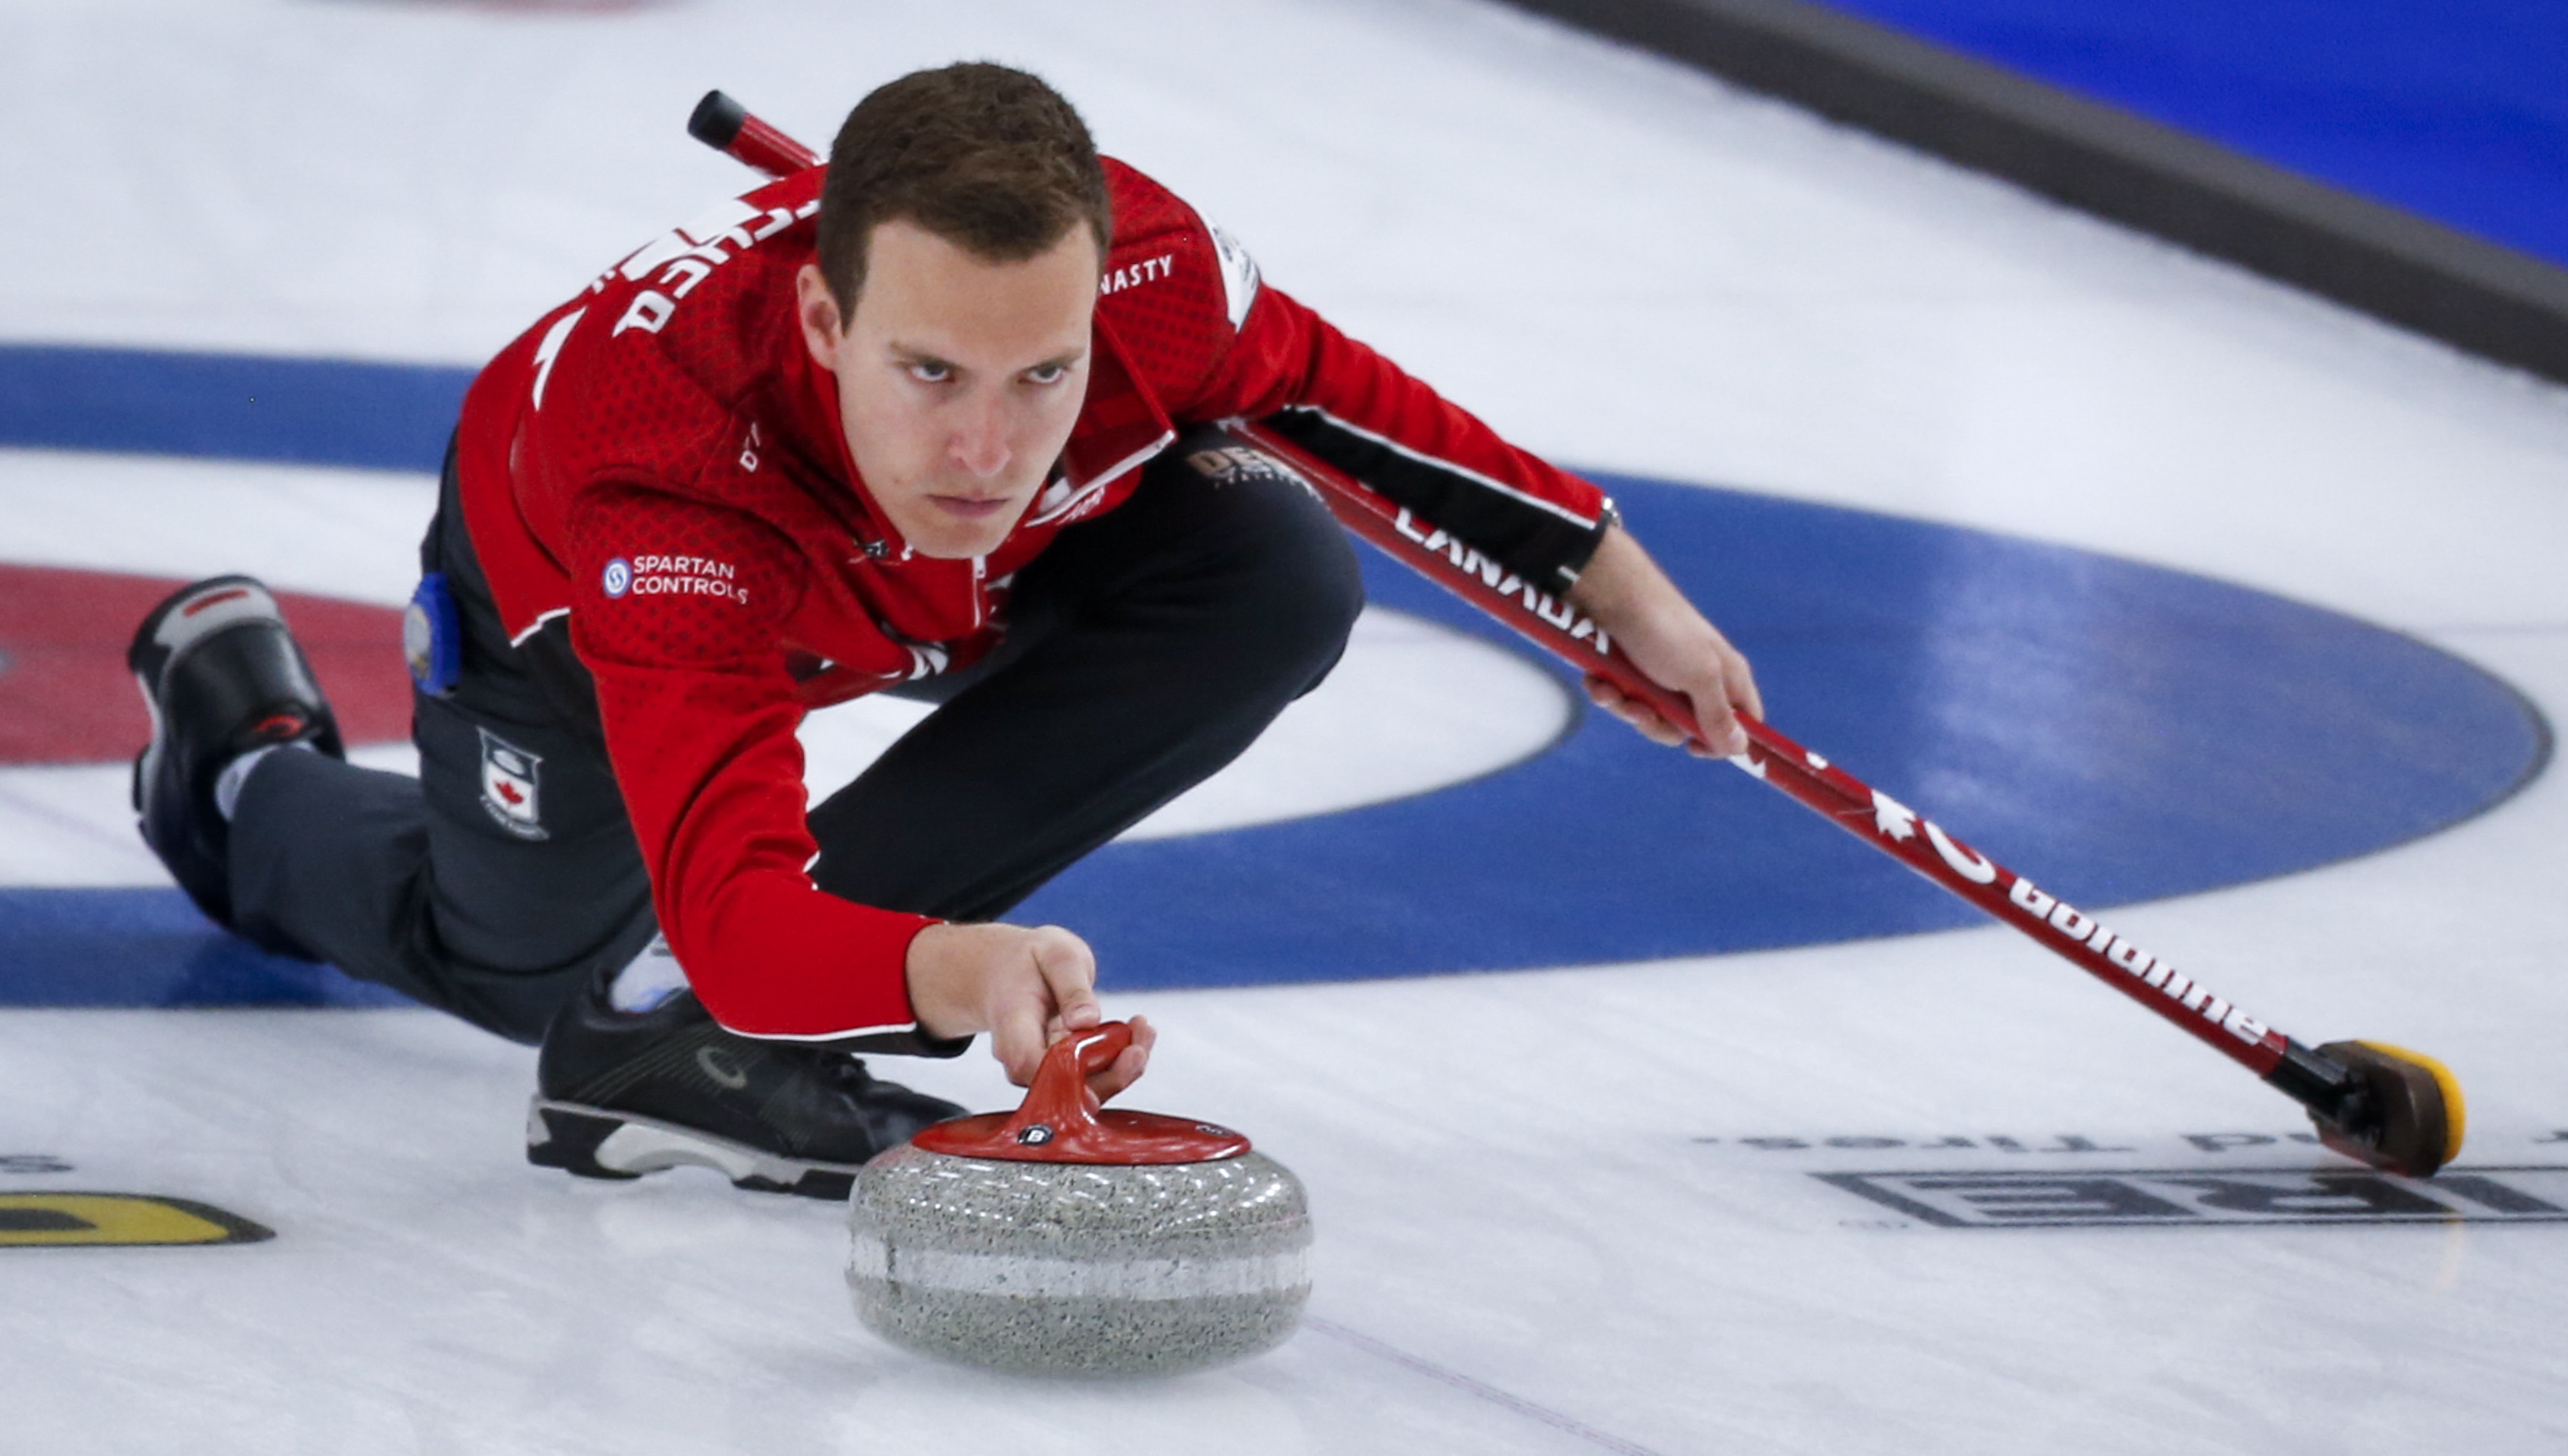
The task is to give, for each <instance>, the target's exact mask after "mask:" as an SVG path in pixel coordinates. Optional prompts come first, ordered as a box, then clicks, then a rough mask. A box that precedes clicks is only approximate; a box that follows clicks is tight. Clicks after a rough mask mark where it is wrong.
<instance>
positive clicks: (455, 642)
mask: <svg viewBox="0 0 2568 1456" xmlns="http://www.w3.org/2000/svg"><path fill="white" fill-rule="evenodd" d="M402 656H403V657H404V658H407V659H408V660H409V662H410V680H411V681H412V682H413V683H415V684H417V685H418V686H419V691H421V692H422V693H425V694H427V695H428V696H429V697H431V698H443V697H445V696H446V695H447V694H449V693H452V692H454V691H455V680H456V679H458V678H460V677H462V676H464V632H463V624H462V623H461V622H460V621H458V620H457V618H456V615H455V596H454V594H453V593H452V592H449V591H448V590H447V589H446V573H445V572H443V571H432V572H430V573H429V574H428V575H426V576H424V577H421V578H420V581H419V590H418V591H415V592H413V593H411V595H410V608H409V610H407V611H405V612H403V613H402Z"/></svg>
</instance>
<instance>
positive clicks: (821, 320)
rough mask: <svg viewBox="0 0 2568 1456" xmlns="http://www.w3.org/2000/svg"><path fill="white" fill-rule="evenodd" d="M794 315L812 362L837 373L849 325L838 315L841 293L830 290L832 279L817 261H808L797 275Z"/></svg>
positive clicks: (803, 345) (795, 276) (795, 275)
mask: <svg viewBox="0 0 2568 1456" xmlns="http://www.w3.org/2000/svg"><path fill="white" fill-rule="evenodd" d="M794 318H795V322H797V323H799V324H801V325H802V347H803V348H805V349H808V350H810V351H811V362H812V363H814V364H817V365H818V366H820V367H821V368H822V369H825V370H828V371H829V372H830V373H832V374H834V373H836V372H837V368H838V345H839V343H840V341H842V340H844V339H845V338H846V326H845V321H844V320H842V319H841V318H840V317H839V316H838V298H837V295H836V294H834V293H831V292H830V291H829V280H828V279H826V278H823V277H821V276H820V268H819V265H818V264H816V263H805V264H803V265H802V268H801V269H799V270H797V271H796V273H795V274H794Z"/></svg>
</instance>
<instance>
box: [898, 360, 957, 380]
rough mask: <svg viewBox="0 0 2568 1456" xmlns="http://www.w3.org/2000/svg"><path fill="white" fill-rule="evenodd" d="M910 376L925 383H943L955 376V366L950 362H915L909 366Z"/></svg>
mask: <svg viewBox="0 0 2568 1456" xmlns="http://www.w3.org/2000/svg"><path fill="white" fill-rule="evenodd" d="M909 377H910V378H911V379H914V380H916V381H918V382H919V383H920V384H923V385H941V384H943V383H945V382H946V381H947V380H949V379H952V378H953V377H954V366H953V365H950V364H928V363H918V364H913V365H911V366H909Z"/></svg>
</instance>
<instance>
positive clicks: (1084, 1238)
mask: <svg viewBox="0 0 2568 1456" xmlns="http://www.w3.org/2000/svg"><path fill="white" fill-rule="evenodd" d="M1131 1041H1132V1032H1131V1028H1130V1027H1129V1026H1127V1025H1125V1024H1124V1023H1123V1022H1122V1021H1109V1022H1107V1023H1106V1024H1104V1025H1101V1026H1099V1027H1097V1028H1096V1029H1095V1030H1093V1031H1088V1032H1084V1033H1081V1034H1079V1035H1075V1036H1071V1037H1066V1038H1064V1039H1063V1040H1061V1041H1058V1042H1056V1043H1054V1045H1053V1047H1052V1050H1051V1051H1050V1052H1049V1053H1047V1054H1046V1055H1045V1057H1044V1060H1043V1066H1042V1069H1041V1070H1040V1071H1038V1072H1037V1073H1036V1074H1035V1080H1034V1085H1033V1086H1032V1087H1031V1088H1029V1089H1028V1091H1027V1093H1026V1100H1025V1105H1024V1106H1022V1107H1020V1108H1018V1109H1017V1110H1016V1111H1015V1112H1013V1113H1007V1112H994V1113H989V1114H986V1115H983V1116H979V1117H963V1118H956V1119H955V1120H953V1121H950V1122H940V1123H938V1124H936V1125H935V1126H933V1127H930V1128H927V1129H925V1130H923V1131H921V1132H920V1133H919V1134H918V1135H917V1136H916V1137H915V1138H913V1139H911V1140H910V1141H909V1142H908V1143H907V1144H905V1145H903V1146H901V1147H898V1148H894V1149H892V1150H891V1151H889V1152H887V1153H884V1154H882V1155H881V1156H880V1157H877V1158H875V1159H874V1160H873V1161H871V1162H869V1163H867V1164H865V1166H864V1169H863V1171H862V1172H861V1173H859V1174H858V1175H857V1178H856V1186H855V1192H854V1194H853V1196H852V1197H851V1199H850V1201H849V1204H848V1214H847V1223H848V1228H849V1230H850V1232H851V1234H852V1236H853V1237H852V1241H851V1246H850V1252H849V1255H848V1259H847V1289H848V1292H849V1294H851V1295H852V1296H853V1297H854V1300H855V1305H856V1315H857V1317H858V1318H861V1319H862V1320H864V1322H865V1324H866V1326H867V1327H868V1328H870V1329H872V1330H873V1331H874V1332H875V1333H876V1334H879V1335H882V1336H883V1337H884V1338H886V1339H889V1340H891V1341H892V1342H894V1343H896V1344H901V1345H906V1346H907V1347H909V1348H911V1349H914V1350H918V1351H920V1352H922V1353H926V1354H932V1355H940V1356H943V1357H945V1358H948V1359H955V1360H961V1361H965V1362H967V1363H970V1364H976V1365H987V1366H991V1367H993V1368H997V1369H1003V1370H1017V1371H1023V1372H1028V1373H1036V1374H1049V1375H1144V1374H1175V1373H1177V1372H1179V1371H1184V1370H1197V1369H1202V1368H1204V1367H1206V1366H1208V1365H1218V1364H1223V1363H1227V1362H1228V1361H1231V1360H1236V1359H1242V1358H1245V1357H1246V1356H1249V1355H1253V1354H1256V1353H1258V1352H1259V1351H1261V1350H1265V1349H1270V1348H1272V1347H1274V1346H1275V1345H1278V1344H1281V1343H1283V1341H1284V1339H1285V1337H1286V1336H1288V1335H1290V1334H1291V1333H1292V1332H1293V1329H1294V1327H1295V1326H1296V1325H1297V1324H1299V1323H1300V1322H1301V1318H1302V1306H1303V1305H1304V1303H1305V1302H1307V1301H1308V1300H1309V1299H1310V1295H1311V1276H1310V1248H1311V1220H1310V1212H1309V1207H1308V1205H1307V1203H1306V1201H1305V1200H1304V1198H1303V1196H1302V1185H1301V1182H1300V1180H1298V1179H1296V1178H1295V1177H1294V1176H1293V1174H1292V1172H1291V1170H1289V1169H1287V1168H1286V1167H1285V1166H1284V1165H1283V1164H1281V1163H1278V1162H1276V1161H1275V1160H1274V1159H1272V1158H1269V1157H1266V1156H1264V1155H1263V1154H1260V1153H1255V1152H1252V1151H1250V1150H1249V1145H1248V1139H1247V1138H1245V1137H1242V1136H1240V1135H1239V1134H1238V1133H1235V1132H1232V1131H1231V1130H1230V1129H1228V1128H1225V1127H1216V1126H1214V1125H1212V1124H1211V1123H1208V1122H1196V1121H1194V1120H1192V1119H1190V1118H1183V1117H1163V1116H1160V1115H1158V1114H1156V1113H1151V1112H1128V1111H1123V1110H1121V1109H1117V1110H1114V1111H1107V1110H1104V1109H1103V1108H1101V1107H1100V1105H1099V1103H1098V1099H1097V1095H1096V1093H1094V1092H1092V1091H1090V1090H1089V1087H1088V1078H1089V1076H1090V1075H1091V1074H1092V1073H1095V1072H1098V1071H1102V1070H1104V1069H1105V1068H1106V1067H1107V1065H1109V1064H1110V1063H1112V1062H1113V1061H1114V1059H1115V1057H1116V1055H1117V1054H1118V1053H1120V1052H1121V1051H1123V1048H1124V1047H1126V1046H1128V1045H1130V1044H1131Z"/></svg>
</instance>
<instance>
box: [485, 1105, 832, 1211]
mask: <svg viewBox="0 0 2568 1456" xmlns="http://www.w3.org/2000/svg"><path fill="white" fill-rule="evenodd" d="M526 1161H527V1162H529V1163H532V1164H534V1165H535V1166H536V1167H538V1168H559V1169H561V1170H562V1171H563V1172H565V1173H570V1174H573V1175H575V1176H577V1177H581V1178H614V1179H630V1178H639V1177H641V1176H642V1175H644V1174H646V1173H657V1172H661V1171H663V1170H665V1169H669V1168H677V1167H695V1168H711V1169H712V1170H714V1171H715V1172H717V1173H720V1174H721V1175H723V1176H724V1177H726V1178H728V1179H730V1180H731V1182H732V1186H733V1187H735V1188H746V1189H749V1190H751V1191H752V1192H755V1193H791V1194H795V1195H798V1196H800V1197H802V1198H824V1199H828V1200H830V1201H831V1202H835V1203H844V1202H846V1199H847V1195H848V1193H849V1192H851V1191H852V1190H853V1189H854V1187H855V1182H856V1168H855V1165H853V1164H850V1163H815V1162H807V1161H804V1160H802V1159H800V1158H789V1157H786V1156H784V1155H783V1154H781V1153H771V1152H767V1151H765V1150H763V1149H760V1148H753V1147H750V1146H748V1145H747V1144H745V1143H736V1142H733V1141H732V1140H730V1139H729V1138H721V1137H716V1136H714V1135H713V1134H712V1133H709V1132H701V1131H698V1130H697V1129H695V1128H692V1127H680V1126H678V1125H677V1124H675V1123H671V1122H661V1121H659V1120H657V1119H655V1118H649V1117H637V1116H635V1115H633V1114H632V1113H630V1112H617V1111H613V1110H611V1109H608V1108H604V1107H590V1106H584V1105H582V1104H580V1103H577V1102H556V1101H552V1100H550V1099H548V1098H544V1097H537V1098H535V1099H534V1101H533V1102H532V1103H530V1104H529V1105H528V1106H527V1108H526Z"/></svg>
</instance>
